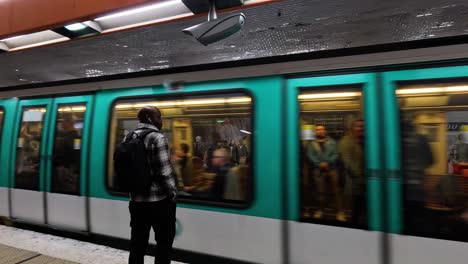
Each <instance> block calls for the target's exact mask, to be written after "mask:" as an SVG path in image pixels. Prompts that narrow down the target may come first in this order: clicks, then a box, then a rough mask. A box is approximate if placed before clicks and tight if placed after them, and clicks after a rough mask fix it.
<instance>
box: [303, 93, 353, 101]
mask: <svg viewBox="0 0 468 264" xmlns="http://www.w3.org/2000/svg"><path fill="white" fill-rule="evenodd" d="M358 96H361V93H360V92H343V93H312V94H301V95H299V96H298V99H299V100H305V99H324V98H342V97H358Z"/></svg>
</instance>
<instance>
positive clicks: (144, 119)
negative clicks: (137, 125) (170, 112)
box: [137, 106, 163, 130]
mask: <svg viewBox="0 0 468 264" xmlns="http://www.w3.org/2000/svg"><path fill="white" fill-rule="evenodd" d="M137 117H138V120H139V121H140V122H141V123H145V124H150V125H153V126H155V127H157V128H158V129H159V130H161V129H162V125H163V124H162V119H161V111H159V109H158V108H157V107H154V106H144V107H142V108H141V109H140V111H138V115H137Z"/></svg>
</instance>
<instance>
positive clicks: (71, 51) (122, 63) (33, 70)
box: [0, 0, 468, 88]
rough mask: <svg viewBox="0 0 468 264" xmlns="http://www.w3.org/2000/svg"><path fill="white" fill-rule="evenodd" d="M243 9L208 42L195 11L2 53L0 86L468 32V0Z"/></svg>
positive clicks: (356, 0) (343, 0)
mask: <svg viewBox="0 0 468 264" xmlns="http://www.w3.org/2000/svg"><path fill="white" fill-rule="evenodd" d="M242 12H243V13H244V14H245V15H246V16H247V22H246V24H245V27H244V28H243V30H242V31H241V32H240V33H237V34H236V35H234V36H232V37H230V38H229V39H226V40H224V41H221V42H218V43H216V44H213V45H210V46H207V47H205V46H203V45H201V44H199V43H198V42H197V41H196V40H194V39H192V38H191V37H190V36H188V35H185V34H183V33H182V32H181V30H182V29H184V28H187V27H189V26H191V25H194V24H197V23H201V22H203V21H204V20H205V18H204V17H195V18H191V19H187V20H180V21H177V22H172V23H166V24H160V25H155V26H149V27H144V28H139V29H135V30H130V31H124V32H117V33H112V34H107V35H103V36H99V37H95V38H88V39H81V40H75V41H71V42H66V43H60V44H55V45H51V46H46V47H39V48H34V49H31V50H24V51H18V52H11V53H3V54H0V87H3V88H7V87H10V88H11V87H14V86H21V85H25V84H37V83H48V82H56V81H64V80H74V79H81V78H92V77H100V76H108V75H115V74H122V73H135V72H145V71H155V70H156V72H152V73H154V74H157V70H160V69H168V68H175V67H182V66H193V65H202V64H212V63H224V62H228V61H240V60H249V59H257V58H268V57H274V56H282V55H290V54H305V53H314V52H317V51H323V50H335V49H343V48H354V47H361V46H369V45H379V44H385V43H399V42H406V41H412V40H422V39H431V38H440V37H452V36H460V35H464V34H468V19H466V17H468V2H467V1H466V0H458V1H455V0H452V1H448V0H412V1H406V0H394V1H383V0H381V1H376V0H330V1H319V0H287V1H282V2H277V3H274V4H269V5H265V6H257V7H250V8H246V9H244V10H242ZM231 13H232V14H234V13H236V11H234V12H231ZM228 14H230V13H223V14H220V16H221V17H222V16H226V15H228Z"/></svg>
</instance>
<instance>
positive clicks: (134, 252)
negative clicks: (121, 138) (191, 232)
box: [129, 106, 177, 264]
mask: <svg viewBox="0 0 468 264" xmlns="http://www.w3.org/2000/svg"><path fill="white" fill-rule="evenodd" d="M137 117H138V120H139V122H140V123H139V124H138V125H137V130H140V129H153V130H156V131H158V132H151V133H149V134H148V135H147V136H146V137H145V139H144V143H145V147H146V150H147V158H148V160H149V161H150V162H151V166H150V167H151V170H152V173H153V172H159V173H158V175H154V177H155V180H154V181H153V183H152V185H151V191H150V193H149V195H140V194H131V195H130V205H129V210H130V227H131V229H132V230H131V241H130V257H129V264H143V263H144V256H145V253H146V248H147V247H148V239H149V232H150V230H151V227H152V228H153V230H154V233H155V238H156V243H157V244H156V257H155V264H170V263H171V254H172V244H173V242H174V236H175V222H176V197H177V188H176V179H175V176H174V171H173V168H172V165H171V161H170V153H169V146H168V142H167V139H166V137H165V135H164V134H163V133H162V132H160V131H161V129H162V124H163V122H162V119H161V112H160V111H159V109H158V108H156V107H152V106H145V107H143V108H141V109H140V111H138V116H137Z"/></svg>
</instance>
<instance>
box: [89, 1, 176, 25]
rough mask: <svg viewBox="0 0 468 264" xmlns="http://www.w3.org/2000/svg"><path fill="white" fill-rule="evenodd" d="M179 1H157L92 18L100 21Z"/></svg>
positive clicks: (170, 4)
mask: <svg viewBox="0 0 468 264" xmlns="http://www.w3.org/2000/svg"><path fill="white" fill-rule="evenodd" d="M180 3H181V1H180V0H172V1H167V2H162V3H157V4H153V5H148V6H143V7H139V8H135V9H130V10H127V11H123V12H118V13H115V14H111V15H107V16H103V17H98V18H96V19H94V20H95V21H102V20H106V19H110V18H116V17H122V16H128V15H132V14H137V13H141V12H145V11H148V10H152V9H156V8H162V7H167V6H172V5H175V4H180Z"/></svg>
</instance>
